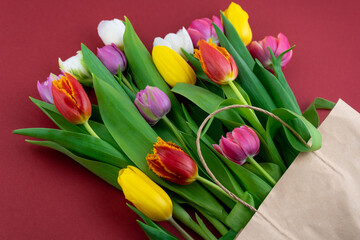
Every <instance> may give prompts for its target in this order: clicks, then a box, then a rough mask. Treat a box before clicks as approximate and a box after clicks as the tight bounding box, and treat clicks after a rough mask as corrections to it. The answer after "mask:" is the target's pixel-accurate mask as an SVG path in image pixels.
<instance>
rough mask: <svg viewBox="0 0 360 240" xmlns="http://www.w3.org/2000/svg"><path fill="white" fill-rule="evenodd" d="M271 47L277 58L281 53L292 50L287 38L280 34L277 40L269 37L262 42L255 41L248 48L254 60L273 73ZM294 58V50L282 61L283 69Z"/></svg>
mask: <svg viewBox="0 0 360 240" xmlns="http://www.w3.org/2000/svg"><path fill="white" fill-rule="evenodd" d="M269 47H270V49H271V50H272V52H273V53H274V55H275V57H278V56H279V55H280V54H281V53H283V52H284V51H286V50H288V49H289V48H290V44H289V41H288V39H287V37H286V36H285V35H284V34H282V33H279V34H278V36H277V38H275V37H273V36H267V37H265V38H264V39H263V40H261V41H253V42H251V43H250V45H249V46H248V49H249V52H250V53H251V55H252V56H253V58H257V59H258V60H259V61H260V62H261V64H262V65H263V66H264V67H265V68H267V69H269V70H271V71H272V69H273V67H272V59H271V55H270V51H269ZM291 56H292V50H291V51H290V52H287V53H286V54H285V55H284V56H283V58H282V60H281V68H284V67H285V65H286V64H288V62H289V61H290V59H291Z"/></svg>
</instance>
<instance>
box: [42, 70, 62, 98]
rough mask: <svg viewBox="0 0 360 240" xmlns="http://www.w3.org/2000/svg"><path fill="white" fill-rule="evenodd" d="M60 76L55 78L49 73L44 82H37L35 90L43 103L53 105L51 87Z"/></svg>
mask: <svg viewBox="0 0 360 240" xmlns="http://www.w3.org/2000/svg"><path fill="white" fill-rule="evenodd" d="M60 76H61V75H59V76H56V75H55V74H52V73H50V75H49V76H48V77H47V78H46V81H44V82H42V83H40V81H38V82H37V89H38V91H39V94H40V97H41V99H42V100H43V101H44V102H47V103H52V104H54V99H53V95H52V91H51V85H52V82H53V81H54V80H56V79H57V78H59V77H60Z"/></svg>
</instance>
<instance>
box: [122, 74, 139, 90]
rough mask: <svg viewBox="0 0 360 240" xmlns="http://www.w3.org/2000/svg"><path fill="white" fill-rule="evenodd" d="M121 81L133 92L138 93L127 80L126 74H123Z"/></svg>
mask: <svg viewBox="0 0 360 240" xmlns="http://www.w3.org/2000/svg"><path fill="white" fill-rule="evenodd" d="M121 75H122V76H121V80H122V81H123V83H124V84H125V85H126V86H127V87H128V88H129V89H130V90H131V91H132V92H133V93H136V91H135V90H134V88H133V87H132V86H131V84H130V82H129V81H128V80H127V79H126V77H125V76H124V74H121Z"/></svg>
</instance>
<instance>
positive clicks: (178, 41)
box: [153, 27, 194, 59]
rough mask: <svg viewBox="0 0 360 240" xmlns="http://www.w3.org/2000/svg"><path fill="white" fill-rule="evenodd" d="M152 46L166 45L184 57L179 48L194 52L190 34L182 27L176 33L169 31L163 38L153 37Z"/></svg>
mask: <svg viewBox="0 0 360 240" xmlns="http://www.w3.org/2000/svg"><path fill="white" fill-rule="evenodd" d="M153 46H154V47H155V46H167V47H169V48H171V49H172V50H174V51H175V52H177V53H178V54H180V56H182V57H183V58H185V59H186V57H185V55H184V54H183V52H182V51H181V48H183V49H184V50H185V51H186V52H188V53H194V46H193V43H192V41H191V38H190V35H189V33H188V32H187V31H186V29H185V28H184V27H183V28H182V29H180V30H179V31H178V32H177V33H176V34H175V33H169V34H167V35H166V36H165V37H164V38H161V37H157V38H155V39H154V43H153Z"/></svg>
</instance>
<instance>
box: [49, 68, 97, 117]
mask: <svg viewBox="0 0 360 240" xmlns="http://www.w3.org/2000/svg"><path fill="white" fill-rule="evenodd" d="M64 74H65V75H62V76H60V78H59V79H57V80H54V81H53V82H52V88H51V89H52V95H53V99H54V104H55V107H56V109H57V110H58V111H59V112H60V114H61V115H62V116H63V117H64V118H65V119H66V120H68V121H69V122H70V123H72V124H83V123H85V122H87V120H88V119H89V118H90V115H91V103H90V100H89V98H88V96H87V95H86V92H85V90H84V88H83V87H82V86H81V84H80V83H79V82H78V81H77V80H76V78H75V77H73V76H72V75H71V74H69V73H64Z"/></svg>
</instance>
